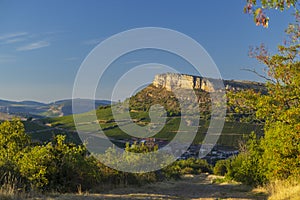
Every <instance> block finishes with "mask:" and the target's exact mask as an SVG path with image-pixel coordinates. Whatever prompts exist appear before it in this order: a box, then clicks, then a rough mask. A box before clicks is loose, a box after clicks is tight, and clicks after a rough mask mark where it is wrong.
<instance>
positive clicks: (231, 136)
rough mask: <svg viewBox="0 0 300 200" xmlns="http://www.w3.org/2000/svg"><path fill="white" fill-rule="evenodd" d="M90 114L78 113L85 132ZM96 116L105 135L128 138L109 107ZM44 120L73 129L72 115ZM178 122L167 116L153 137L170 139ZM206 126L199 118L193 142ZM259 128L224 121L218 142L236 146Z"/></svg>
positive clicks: (143, 119) (140, 117) (136, 115)
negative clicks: (245, 136)
mask: <svg viewBox="0 0 300 200" xmlns="http://www.w3.org/2000/svg"><path fill="white" fill-rule="evenodd" d="M91 115H92V113H91V112H88V113H84V114H80V115H79V116H80V117H81V118H82V119H84V120H85V122H86V123H81V124H80V129H81V130H86V131H87V132H90V131H93V129H91V128H90V124H91V123H90V121H89V119H90V116H91ZM97 116H98V120H99V124H100V126H101V128H102V130H103V131H104V133H105V134H106V135H107V136H109V137H113V138H116V139H125V138H130V136H129V135H127V134H125V133H124V132H123V131H122V130H121V129H120V128H119V127H118V126H117V124H116V122H114V121H113V115H112V113H111V108H110V107H102V108H101V109H98V110H97ZM131 117H132V118H133V119H135V120H136V121H137V122H136V123H137V124H139V125H144V124H147V123H148V122H149V116H148V113H147V112H131ZM44 122H47V123H51V124H52V126H53V127H60V128H62V129H67V130H75V125H74V121H73V116H64V117H59V118H50V119H44ZM179 123H180V117H168V119H167V123H166V125H165V126H164V128H163V129H162V130H161V131H160V132H159V133H158V134H157V135H155V138H161V139H166V140H172V138H173V137H174V135H175V134H176V132H177V130H178V126H179V125H178V124H179ZM125 124H126V123H125ZM124 126H126V125H124ZM208 126H209V122H208V121H205V120H203V119H201V120H200V123H199V129H198V133H197V136H196V138H195V140H194V143H200V142H201V141H202V140H203V138H204V136H205V133H206V132H207V128H208ZM261 129H262V126H259V125H255V124H248V123H240V122H226V123H225V125H224V128H223V131H222V134H221V137H220V138H219V141H218V144H220V145H224V146H234V147H237V144H238V140H241V139H242V138H243V134H249V133H251V131H255V132H256V133H262V130H261Z"/></svg>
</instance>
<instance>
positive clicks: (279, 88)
mask: <svg viewBox="0 0 300 200" xmlns="http://www.w3.org/2000/svg"><path fill="white" fill-rule="evenodd" d="M299 19H300V18H299V14H298V13H296V20H297V23H296V24H290V25H289V27H288V29H287V33H288V35H289V40H287V41H286V42H285V45H280V46H279V47H278V51H279V53H278V54H275V55H269V53H268V52H267V50H266V48H265V47H264V46H263V45H262V46H261V47H259V48H257V49H255V50H254V51H253V52H252V53H251V55H252V56H254V57H255V58H257V59H258V60H259V61H260V62H261V63H263V64H265V65H266V66H267V72H268V73H267V75H266V79H267V80H268V81H267V89H268V92H267V94H259V93H255V92H253V91H247V92H246V91H243V92H240V93H238V94H231V95H230V96H231V100H230V101H231V103H232V105H233V104H235V109H236V110H237V111H239V112H242V113H243V112H247V113H252V114H253V116H254V117H255V118H256V119H257V120H260V121H263V122H264V124H265V125H264V136H263V137H262V138H260V139H258V138H252V139H251V140H250V141H249V143H248V145H247V151H246V152H243V153H242V154H240V155H239V156H237V157H236V158H234V159H233V160H231V162H230V165H229V166H228V173H227V175H228V176H230V177H231V178H233V179H235V180H238V181H242V182H245V183H248V184H262V183H266V182H268V181H273V180H278V179H280V180H285V179H292V178H295V177H300V117H299V116H300V60H299V56H300V51H299V48H300V44H299V42H300V25H299Z"/></svg>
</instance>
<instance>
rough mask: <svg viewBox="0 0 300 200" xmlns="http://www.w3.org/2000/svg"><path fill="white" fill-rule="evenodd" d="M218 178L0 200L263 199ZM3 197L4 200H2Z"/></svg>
mask: <svg viewBox="0 0 300 200" xmlns="http://www.w3.org/2000/svg"><path fill="white" fill-rule="evenodd" d="M216 178H219V179H221V178H222V177H220V176H213V175H208V174H201V175H195V176H194V175H189V176H188V175H187V176H183V177H182V179H180V180H176V181H175V180H169V181H164V182H159V183H153V184H148V185H144V186H140V187H138V186H131V187H125V188H124V187H121V188H115V189H111V190H107V191H105V192H102V193H100V194H99V193H97V194H93V193H87V192H84V191H82V190H81V188H80V187H78V188H77V189H78V192H77V194H47V195H45V196H44V195H41V194H27V196H23V197H21V196H20V197H18V196H16V195H13V194H12V195H11V196H8V197H7V198H6V197H5V196H4V195H3V198H2V196H1V194H0V199H1V200H2V199H4V200H19V199H24V200H25V199H26V200H80V199H86V200H98V199H128V200H133V199H134V200H136V199H174V200H177V199H194V200H199V199H209V200H215V199H234V200H237V199H239V200H241V199H245V200H251V199H252V200H256V199H257V200H263V199H267V196H266V192H264V191H261V190H260V191H259V190H257V191H252V188H251V187H249V186H245V185H242V184H240V183H236V182H230V183H229V182H227V183H226V182H222V183H214V181H213V180H214V179H216ZM4 197H5V198H4Z"/></svg>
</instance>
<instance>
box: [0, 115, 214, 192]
mask: <svg viewBox="0 0 300 200" xmlns="http://www.w3.org/2000/svg"><path fill="white" fill-rule="evenodd" d="M0 139H1V140H0V151H1V154H0V188H9V189H13V190H20V189H21V190H23V191H32V190H34V191H57V192H74V191H77V190H79V189H80V190H94V191H99V190H100V191H101V190H103V189H105V188H107V187H115V186H126V185H130V184H134V185H141V184H145V183H150V182H155V181H162V180H165V179H169V178H179V177H180V175H181V174H186V173H193V174H199V173H201V172H211V166H210V165H209V164H208V163H207V162H206V161H205V160H201V159H188V160H181V161H176V162H174V163H173V164H172V165H170V166H167V167H166V168H164V169H161V170H159V171H156V172H149V173H127V172H121V171H117V170H114V169H111V168H109V167H107V166H105V165H103V164H102V163H100V162H99V161H98V160H97V159H96V157H95V156H92V155H89V153H88V151H87V149H86V148H85V146H84V145H75V144H73V143H68V142H66V140H65V136H62V135H57V136H56V137H55V138H54V139H53V140H52V141H51V142H48V143H45V144H33V143H31V140H30V138H29V137H28V136H27V135H26V134H25V130H24V125H23V123H22V122H21V121H19V120H13V121H10V122H9V121H5V122H2V123H1V124H0ZM157 149H158V148H157V146H146V145H144V144H143V143H141V144H134V145H131V146H130V145H129V144H127V146H126V148H125V150H126V151H125V152H124V153H123V154H120V155H119V156H122V157H126V160H127V161H128V163H123V164H128V165H131V166H132V167H134V166H135V164H134V163H135V160H134V159H138V158H140V157H142V156H143V153H147V152H149V151H154V152H155V151H156V150H157ZM127 152H135V153H138V154H140V156H138V157H132V156H128V155H127ZM116 154H117V152H116V151H115V149H113V148H112V149H108V150H107V152H106V153H105V154H104V156H105V157H107V159H110V160H111V162H115V163H117V162H119V160H118V155H116ZM136 165H137V166H138V163H137V164H136Z"/></svg>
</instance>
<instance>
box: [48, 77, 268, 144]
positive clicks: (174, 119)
mask: <svg viewBox="0 0 300 200" xmlns="http://www.w3.org/2000/svg"><path fill="white" fill-rule="evenodd" d="M183 76H184V77H183ZM194 80H197V81H198V83H197V82H195V81H194ZM213 83H214V82H213V79H205V80H204V81H203V79H201V77H194V76H189V75H178V74H163V75H157V76H156V77H155V79H154V81H153V83H152V84H150V85H148V86H147V87H146V88H144V89H142V90H141V91H139V92H138V93H136V94H135V95H134V96H132V97H130V98H129V99H127V100H125V102H128V103H129V112H130V116H131V118H132V121H133V122H134V123H136V124H137V125H139V126H145V125H147V124H149V122H150V117H149V113H148V112H149V109H150V108H151V106H152V105H157V104H159V105H162V106H163V107H164V108H165V109H166V111H167V118H166V124H165V126H164V127H163V128H162V129H161V131H159V132H158V133H157V134H156V135H155V138H157V139H163V140H167V141H170V140H172V139H173V137H174V135H175V134H176V131H177V130H178V128H179V124H180V123H181V120H182V119H181V118H182V113H181V108H180V104H179V101H178V99H177V98H176V96H175V93H173V92H172V91H174V90H179V91H180V92H181V94H182V96H183V97H186V99H185V100H184V101H185V103H186V104H187V105H188V106H189V110H198V109H199V111H200V121H199V124H194V123H192V122H191V123H189V122H187V127H195V126H197V127H198V134H197V136H196V138H195V140H194V143H195V144H199V143H201V142H202V141H203V138H204V137H205V135H206V133H207V130H208V127H209V119H210V109H211V99H210V94H209V93H210V92H214V91H213V89H212V88H211V87H212V84H213ZM224 85H225V88H226V90H227V91H229V90H233V91H238V90H242V89H254V90H256V91H258V90H260V91H263V90H264V85H263V84H262V83H256V82H247V81H233V80H230V81H224ZM191 89H192V90H194V91H195V94H196V96H197V100H196V102H195V101H194V100H192V99H189V98H188V94H189V93H188V91H189V90H191ZM185 92H187V95H185ZM112 106H116V107H117V108H118V109H122V103H118V104H114V105H112ZM112 106H102V107H99V108H98V109H97V110H96V114H97V117H98V123H99V124H100V126H101V128H102V130H103V131H104V133H105V134H106V136H108V137H110V138H114V139H117V140H119V139H121V140H124V139H130V138H131V137H130V136H129V135H128V134H126V133H124V132H123V131H122V129H121V128H122V126H123V127H127V126H128V125H129V124H130V123H132V121H131V120H128V119H123V117H124V116H123V114H124V113H122V112H120V113H118V115H119V119H123V120H122V121H121V123H119V124H117V123H116V122H115V120H114V119H115V118H114V116H113V114H112ZM125 111H128V110H127V109H124V112H125ZM186 114H187V115H189V114H190V113H186ZM92 115H93V113H92V112H87V113H82V114H79V115H77V116H78V117H79V118H81V119H82V120H83V121H81V122H80V124H79V125H78V126H80V130H84V131H86V132H87V133H94V131H95V130H94V129H93V127H94V126H91V125H93V124H94V121H93V120H94V119H93V118H92V117H91V116H92ZM42 122H43V123H45V124H46V123H47V124H51V127H54V128H59V129H61V130H67V131H71V132H72V133H73V131H76V127H75V125H74V121H73V116H64V117H57V118H51V119H49V118H47V119H44V120H42ZM77 128H78V127H77ZM187 129H188V128H187ZM252 131H255V132H256V133H258V134H262V132H263V131H262V126H261V124H257V123H248V122H245V121H238V120H235V119H234V120H232V119H231V118H229V117H228V116H227V117H226V123H225V125H224V128H223V131H222V134H221V137H220V139H219V141H218V145H221V146H227V147H231V148H232V147H233V148H237V147H238V142H239V141H240V140H243V138H244V134H246V135H247V134H250V133H251V132H252Z"/></svg>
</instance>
